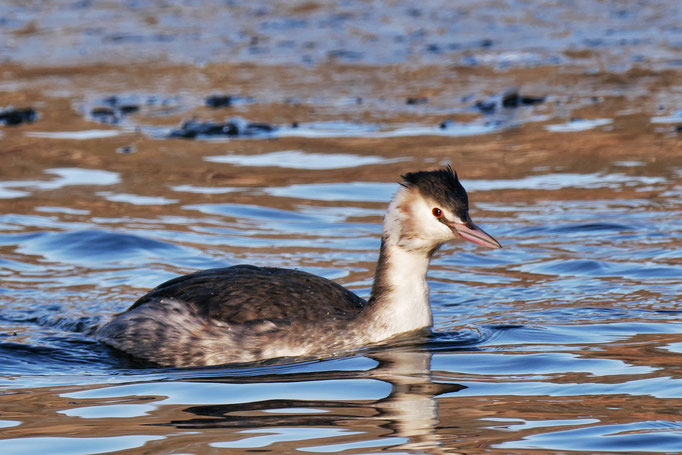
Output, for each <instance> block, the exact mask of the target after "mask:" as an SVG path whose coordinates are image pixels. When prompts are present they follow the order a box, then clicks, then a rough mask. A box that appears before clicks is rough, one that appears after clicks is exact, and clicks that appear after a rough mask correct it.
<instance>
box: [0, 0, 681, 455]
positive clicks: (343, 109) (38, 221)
mask: <svg viewBox="0 0 682 455" xmlns="http://www.w3.org/2000/svg"><path fill="white" fill-rule="evenodd" d="M66 3H68V2H66ZM186 3H187V2H182V1H180V2H166V3H165V4H164V5H165V6H163V7H161V6H157V5H156V4H154V5H147V4H146V3H145V2H138V5H137V9H135V10H133V12H131V13H126V14H123V13H122V12H121V11H119V10H118V9H116V8H113V7H112V6H111V5H109V6H104V5H103V4H102V5H99V4H93V3H88V2H79V3H77V4H75V3H74V4H71V3H69V4H68V5H66V4H62V3H61V2H58V3H56V4H55V6H52V7H51V8H52V9H51V10H50V11H46V10H44V9H41V8H47V7H41V6H39V5H33V6H25V5H23V4H22V5H19V4H14V3H6V4H4V5H3V6H1V8H2V9H3V13H2V14H0V16H2V17H4V18H5V19H3V20H2V21H1V22H0V36H4V37H10V38H11V39H7V40H3V42H5V43H6V44H4V46H5V48H4V50H3V55H4V56H5V57H4V58H5V60H4V61H3V63H1V64H0V66H2V68H3V71H2V73H1V76H0V97H2V101H0V107H5V106H9V105H13V106H15V107H21V106H27V105H31V106H33V107H34V108H35V109H36V110H37V118H36V119H35V121H34V122H31V123H24V124H21V125H18V126H9V125H4V126H0V141H1V142H0V154H2V157H3V162H4V163H5V165H4V166H2V168H1V169H0V388H1V390H2V392H1V393H0V440H1V445H2V447H3V450H4V451H5V452H6V453H12V454H24V453H25V454H33V453H36V452H38V451H46V450H49V452H50V453H69V454H90V453H171V452H173V453H197V454H198V453H208V452H216V453H252V452H253V451H255V450H257V451H261V452H268V453H294V452H303V453H344V454H364V453H391V454H399V453H414V454H417V453H420V454H421V453H435V454H438V453H454V452H467V453H480V452H493V453H510V452H511V453H531V452H532V453H537V452H542V453H548V452H556V453H565V452H583V453H618V452H622V453H633V452H648V453H652V452H653V453H671V452H678V451H680V450H681V448H682V425H681V424H680V422H681V421H682V419H681V418H680V409H682V375H681V374H680V367H679V365H680V359H681V358H682V357H681V356H682V307H681V306H680V295H682V278H681V277H682V205H681V202H680V201H682V149H681V148H680V136H679V134H680V130H679V123H680V108H682V92H681V91H680V86H679V82H678V81H679V80H680V74H679V73H680V63H679V62H680V59H679V44H680V43H679V39H677V38H676V37H677V36H678V33H676V32H678V31H679V26H678V25H677V24H676V23H674V20H673V18H674V17H675V14H674V13H675V12H676V11H677V10H678V9H679V7H678V5H677V3H675V2H660V3H658V2H657V3H647V2H644V3H642V4H638V6H637V7H636V8H635V7H634V6H632V7H630V5H627V4H624V5H623V6H620V7H619V6H618V5H616V4H611V3H602V2H588V3H589V4H590V5H591V6H590V8H589V11H591V12H593V13H594V16H590V17H587V16H586V14H587V13H585V15H584V14H582V13H580V12H579V11H577V10H576V9H575V8H573V7H570V5H571V4H554V3H553V4H551V5H549V4H546V3H545V2H537V5H535V6H536V8H535V9H534V11H535V13H534V14H533V15H529V13H528V12H527V10H526V9H524V8H525V4H523V5H521V4H517V3H516V2H508V4H507V5H506V6H505V7H501V6H500V5H498V4H497V3H495V4H494V5H493V4H487V3H486V4H485V5H483V6H480V5H479V3H476V4H474V3H471V4H470V3H463V4H462V5H460V6H459V7H458V8H453V7H451V6H450V3H448V2H445V3H443V4H440V3H439V4H437V5H436V4H434V6H428V7H427V6H424V5H415V4H412V3H409V2H398V3H397V4H395V5H393V6H394V7H395V8H397V9H396V11H398V12H397V13H395V14H391V15H390V17H389V16H387V15H386V12H385V11H386V10H385V9H384V8H383V7H379V6H376V5H375V4H374V3H366V2H355V3H354V2H351V3H348V4H346V5H345V6H343V7H342V8H340V9H339V8H337V6H338V5H335V4H332V3H331V2H330V3H328V2H316V3H305V4H303V3H302V4H297V6H287V5H288V4H287V5H284V4H281V5H280V4H279V3H270V2H264V3H263V4H260V3H258V4H252V3H248V4H246V3H244V4H242V3H241V2H231V6H228V7H226V6H224V5H222V4H220V5H219V4H217V3H212V2H208V3H207V6H206V7H205V8H203V9H201V10H200V9H198V8H193V7H192V6H191V5H188V4H186ZM446 3H447V4H446ZM562 5H563V6H562ZM567 5H568V6H567ZM146 8H147V9H146ZM148 8H151V9H148ZM155 8H156V9H155ZM76 10H77V11H79V12H80V13H79V14H78V15H75V16H74V15H73V14H71V13H72V12H73V11H76ZM524 11H525V13H524ZM48 13H50V14H48ZM67 13H68V15H67ZM152 13H154V14H152ZM491 15H492V16H494V17H497V18H499V19H500V20H499V21H492V20H491ZM67 16H68V23H69V25H70V28H68V29H64V24H65V22H64V21H66V20H67ZM197 17H198V18H199V20H200V21H201V23H202V29H201V30H200V31H198V29H197V28H196V25H194V24H195V22H193V21H195V20H196V19H197ZM595 17H600V18H606V19H603V21H605V22H606V23H607V25H608V27H601V25H602V22H603V21H602V22H599V21H597V22H595V21H596V19H594V18H595ZM74 18H75V19H74ZM105 19H106V20H105ZM502 19H504V20H502ZM92 23H96V24H100V25H98V26H95V27H91V26H90V24H92ZM457 23H458V24H459V25H460V27H456V26H455V25H451V24H457ZM230 24H233V25H234V24H238V25H235V26H234V27H230V26H229V25H230ZM351 24H354V26H351ZM376 24H380V26H377V25H376ZM433 24H436V25H438V27H435V26H433ZM219 25H220V26H219ZM427 25H429V26H428V27H427ZM597 25H599V26H597ZM114 28H117V30H114ZM60 31H61V32H60ZM58 32H59V33H58ZM62 32H63V33H62ZM57 35H58V36H59V39H57V38H55V36H57ZM537 36H542V37H544V39H542V40H536V39H535V38H534V37H537ZM216 37H218V38H220V39H216ZM65 41H68V42H69V43H71V44H72V45H71V46H66V45H65V43H64V42H65ZM35 43H45V46H43V47H39V48H36V47H35V46H34V44H35ZM181 43H182V45H181ZM220 43H223V44H222V45H221V44H220ZM310 43H314V44H313V45H311V44H310ZM103 45H104V46H105V47H104V48H103V47H101V46H103ZM221 46H222V47H221ZM37 49H39V50H37ZM169 49H173V52H170V51H169ZM217 51H219V52H217ZM164 52H167V54H165V55H167V58H166V59H165V60H163V59H162V60H161V61H160V60H159V59H158V56H159V55H161V54H162V53H164ZM105 54H107V55H109V56H110V57H109V59H108V60H107V61H106V62H102V61H101V56H102V55H105ZM228 57H229V58H228ZM266 57H267V58H266ZM275 57H276V58H275ZM268 59H270V60H268ZM266 61H267V64H265V63H264V62H266ZM93 62H94V63H97V64H96V65H94V64H93ZM131 62H133V63H131ZM216 94H226V95H232V96H233V97H234V98H233V102H231V104H230V105H229V106H223V107H212V106H211V105H208V104H207V101H206V100H207V98H208V97H211V96H216ZM524 100H525V101H524ZM193 119H194V120H193ZM190 120H191V121H195V122H199V124H200V125H201V126H202V128H204V130H203V131H204V132H206V131H209V132H210V131H214V130H215V128H214V130H210V129H207V128H208V127H211V126H216V125H218V126H220V127H221V128H225V129H224V130H223V131H228V129H227V128H228V127H229V126H230V125H232V126H234V127H235V128H236V130H229V131H230V134H217V135H216V134H198V135H196V136H195V137H193V138H178V137H169V136H170V132H172V131H176V130H179V129H181V128H182V125H183V124H185V122H187V121H190ZM249 125H252V126H251V127H249ZM253 125H260V126H259V127H254V126H253ZM263 125H267V128H265V127H264V126H263ZM248 128H251V129H250V130H249V129H248ZM234 131H237V134H233V132H234ZM245 131H249V133H248V134H241V133H240V132H245ZM447 163H450V164H452V165H453V166H454V167H455V168H456V169H457V171H458V173H459V176H460V179H461V180H462V182H463V184H464V186H465V188H466V189H467V190H468V192H469V198H470V203H471V215H472V218H473V219H474V220H475V221H476V222H477V223H478V224H480V225H481V226H483V227H484V228H485V230H486V231H487V232H489V233H491V234H492V235H493V236H495V237H496V238H497V239H498V240H499V241H500V242H501V243H502V245H503V246H504V248H503V249H501V250H495V251H492V250H484V249H482V248H478V247H476V246H475V245H472V244H464V243H462V242H459V243H454V244H452V245H448V246H446V247H444V248H443V249H442V250H441V252H439V253H438V254H437V255H436V256H435V257H434V259H433V261H432V266H431V270H430V273H429V280H430V285H431V300H432V307H433V311H434V326H433V334H432V335H431V336H430V337H428V338H427V339H411V340H401V341H400V342H396V343H392V344H391V345H388V346H382V347H377V348H372V349H363V350H360V351H358V352H350V353H347V354H346V355H343V356H340V357H337V358H329V359H318V360H315V359H312V360H311V359H305V360H301V359H295V360H291V359H287V360H284V361H275V362H266V363H262V364H248V365H230V366H218V367H212V368H187V369H170V368H159V367H156V366H154V365H149V364H143V363H140V362H137V361H135V360H134V359H130V358H125V357H122V356H121V355H120V354H118V353H116V352H114V351H112V350H111V349H109V348H107V347H106V346H103V345H101V344H99V343H97V342H95V341H94V340H93V339H92V336H91V332H92V330H93V328H94V327H96V326H97V325H99V324H101V323H102V322H104V321H106V320H107V319H108V318H109V317H111V315H113V314H115V313H117V312H119V311H123V310H124V309H126V308H127V307H128V306H129V305H130V304H131V303H132V302H133V301H135V299H136V298H137V297H139V296H140V295H141V294H143V293H144V292H145V291H146V290H148V289H150V288H151V287H154V286H155V285H157V284H159V283H160V282H162V281H164V280H167V279H170V278H172V277H174V276H177V275H179V274H183V273H189V272H192V271H195V270H199V269H204V268H210V267H224V266H229V265H233V264H239V263H252V264H257V265H263V266H284V267H293V268H298V269H301V270H306V271H309V272H312V273H315V274H318V275H321V276H324V277H327V278H330V279H334V280H336V281H338V282H340V283H342V284H344V285H345V286H348V287H349V288H350V289H352V290H354V291H355V292H357V293H359V294H360V295H364V296H366V295H367V293H368V292H369V289H370V287H371V279H372V274H373V270H374V262H375V261H376V256H377V250H378V247H379V239H380V232H381V221H382V219H381V218H382V215H383V212H384V210H385V207H386V205H387V203H388V201H389V199H390V197H391V195H392V194H393V192H394V191H395V190H396V188H397V185H398V184H397V182H398V181H399V180H400V175H401V174H402V173H405V172H409V171H413V170H417V169H431V168H435V167H438V166H441V165H444V164H447Z"/></svg>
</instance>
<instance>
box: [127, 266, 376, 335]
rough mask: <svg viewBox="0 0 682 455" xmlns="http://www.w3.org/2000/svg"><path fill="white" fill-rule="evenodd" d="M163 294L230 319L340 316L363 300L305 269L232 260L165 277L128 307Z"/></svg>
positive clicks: (348, 314) (348, 313)
mask: <svg viewBox="0 0 682 455" xmlns="http://www.w3.org/2000/svg"><path fill="white" fill-rule="evenodd" d="M163 298H168V299H173V300H175V301H179V302H182V303H183V304H185V305H187V306H189V307H192V309H193V310H194V311H196V312H197V314H198V315H200V316H202V317H204V318H207V319H215V320H219V321H223V322H228V323H231V324H249V323H253V322H257V321H264V320H269V321H279V322H283V323H287V322H288V323H292V322H305V321H309V322H314V321H316V320H320V321H329V320H331V319H336V320H343V319H347V318H352V317H353V316H355V315H356V314H357V313H358V312H359V311H360V310H361V309H362V308H363V307H364V306H365V305H366V302H365V301H364V300H363V299H361V298H360V297H358V296H357V295H356V294H354V293H353V292H351V291H349V290H348V289H346V288H344V287H343V286H341V285H339V284H338V283H335V282H333V281H331V280H328V279H326V278H322V277H319V276H316V275H313V274H310V273H307V272H302V271H299V270H292V269H281V268H271V267H256V266H252V265H236V266H232V267H225V268H217V269H208V270H202V271H200V272H195V273H191V274H189V275H184V276H180V277H177V278H174V279H172V280H169V281H167V282H165V283H163V284H161V285H159V286H157V287H156V288H154V289H152V290H151V291H149V292H148V293H147V294H146V295H144V296H142V297H141V298H140V299H139V300H137V301H136V302H135V303H134V304H133V305H132V306H131V307H130V308H129V309H128V310H132V309H134V308H136V307H139V306H141V305H144V304H145V303H146V302H150V301H156V302H158V301H159V300H161V299H163Z"/></svg>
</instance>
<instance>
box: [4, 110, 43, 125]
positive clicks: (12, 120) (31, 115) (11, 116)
mask: <svg viewBox="0 0 682 455" xmlns="http://www.w3.org/2000/svg"><path fill="white" fill-rule="evenodd" d="M37 118H38V113H37V112H36V111H35V109H33V108H32V107H27V108H19V109H15V108H13V107H7V108H4V109H0V124H1V125H6V126H17V125H21V124H22V123H33V122H35V121H36V119H37Z"/></svg>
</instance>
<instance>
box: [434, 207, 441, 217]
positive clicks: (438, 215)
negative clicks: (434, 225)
mask: <svg viewBox="0 0 682 455" xmlns="http://www.w3.org/2000/svg"><path fill="white" fill-rule="evenodd" d="M431 213H433V216H435V217H436V218H440V217H441V216H443V211H442V210H441V209H439V208H438V207H436V208H434V209H433V210H431Z"/></svg>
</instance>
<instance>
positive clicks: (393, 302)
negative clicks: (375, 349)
mask: <svg viewBox="0 0 682 455" xmlns="http://www.w3.org/2000/svg"><path fill="white" fill-rule="evenodd" d="M429 260H430V257H429V255H428V254H424V252H423V251H419V250H410V249H406V248H403V247H401V246H399V245H398V239H395V238H394V237H393V235H391V233H387V232H384V235H383V236H382V238H381V249H380V251H379V260H378V261H377V267H376V272H375V274H374V284H373V286H372V292H371V294H370V298H369V301H368V304H369V307H368V317H369V318H370V324H371V326H372V327H371V328H370V331H371V335H370V337H371V338H372V340H370V341H380V340H383V339H385V338H389V337H392V336H394V335H397V334H399V333H404V332H410V331H413V330H418V329H423V328H425V327H430V326H431V324H432V323H433V317H432V315H431V306H430V305H429V286H428V284H427V282H426V272H427V270H428V268H429Z"/></svg>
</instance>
